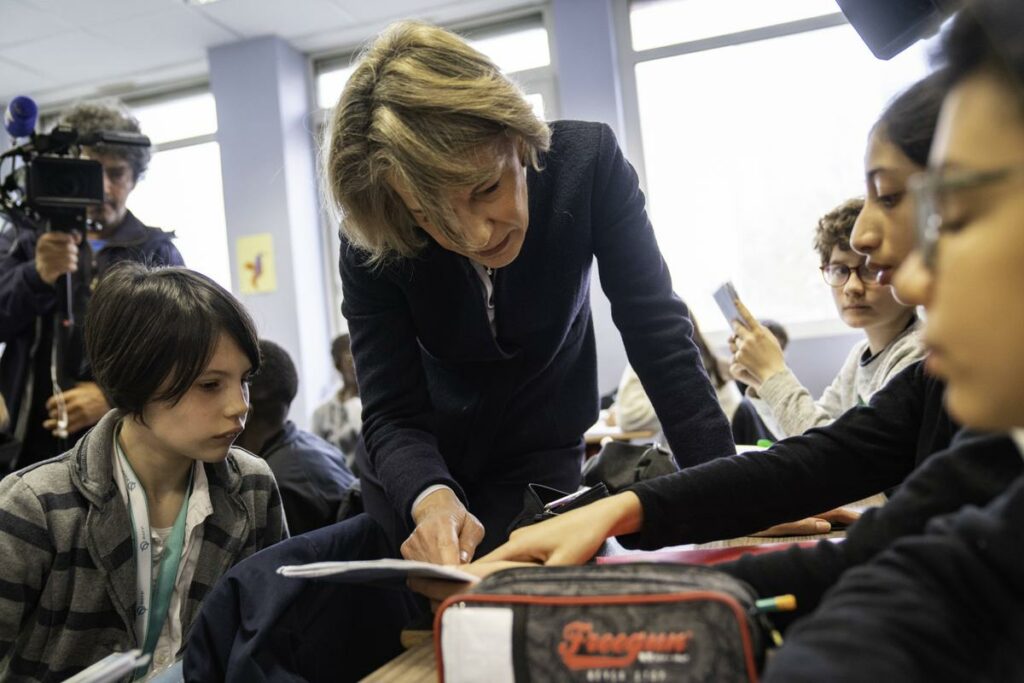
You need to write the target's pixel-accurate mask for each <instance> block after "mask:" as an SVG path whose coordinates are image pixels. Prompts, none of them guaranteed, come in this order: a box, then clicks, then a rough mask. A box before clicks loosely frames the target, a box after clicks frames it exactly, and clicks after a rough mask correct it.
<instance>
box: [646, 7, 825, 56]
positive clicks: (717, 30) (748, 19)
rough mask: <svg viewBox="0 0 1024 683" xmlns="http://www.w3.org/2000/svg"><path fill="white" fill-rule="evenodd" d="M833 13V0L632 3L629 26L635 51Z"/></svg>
mask: <svg viewBox="0 0 1024 683" xmlns="http://www.w3.org/2000/svg"><path fill="white" fill-rule="evenodd" d="M835 12H836V3H835V0H784V1H781V2H780V1H779V0H768V1H767V2H766V1H765V0H634V1H633V3H632V4H631V5H630V11H629V23H630V33H631V37H632V39H633V49H634V50H638V51H639V50H649V49H651V48H655V47H662V46H664V45H672V44H676V43H687V42H690V41H693V40H700V39H702V38H712V37H714V36H722V35H726V34H729V33H738V32H740V31H746V30H749V29H755V28H760V27H762V26H772V25H775V24H783V23H786V22H789V21H796V20H798V19H806V18H808V17H816V16H824V15H828V14H835Z"/></svg>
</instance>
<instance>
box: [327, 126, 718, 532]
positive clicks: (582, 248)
mask: <svg viewBox="0 0 1024 683" xmlns="http://www.w3.org/2000/svg"><path fill="white" fill-rule="evenodd" d="M552 133H553V134H552V141H551V149H550V150H549V151H548V152H547V153H546V154H544V155H543V156H542V158H541V164H542V170H541V171H540V172H536V171H534V170H533V169H530V170H529V171H528V175H527V184H528V189H529V208H530V224H529V227H528V229H527V233H526V237H525V241H524V243H523V247H522V251H521V252H520V254H519V256H518V257H517V258H516V260H515V261H514V262H512V263H511V264H510V265H508V266H506V267H505V268H501V269H500V270H498V271H497V273H496V275H495V279H494V302H495V310H496V318H495V324H496V328H497V333H496V335H492V333H491V329H490V326H489V323H488V318H487V312H486V310H485V302H484V298H483V294H482V285H481V283H480V280H479V277H478V276H477V274H476V272H475V271H474V270H473V268H472V266H471V265H470V262H469V260H468V259H467V258H466V257H464V256H460V255H458V254H456V253H454V252H451V251H447V250H445V249H443V248H442V247H440V246H439V245H438V244H437V243H435V242H433V241H432V240H431V241H430V243H429V244H428V246H427V247H426V248H425V249H424V250H423V251H422V253H421V254H420V255H419V256H418V257H416V258H414V259H404V260H401V261H399V262H396V263H394V264H391V265H386V266H384V267H382V268H380V269H378V270H372V269H370V268H368V267H366V266H365V258H366V257H365V253H364V252H361V251H360V250H358V249H356V248H355V247H353V246H352V245H351V244H349V243H348V242H347V241H345V240H344V239H343V240H342V246H341V258H340V270H341V281H342V285H343V296H344V299H343V303H342V312H343V313H344V315H345V317H346V318H347V320H348V323H349V331H350V333H351V337H352V352H353V355H354V357H355V364H356V372H357V375H358V378H359V386H360V393H361V396H362V399H363V438H364V439H365V444H366V452H367V456H368V460H369V462H368V463H367V465H368V466H369V467H370V468H371V469H372V471H373V475H374V477H375V478H377V479H379V481H380V482H382V484H383V488H384V491H385V494H386V495H387V498H388V500H389V501H390V502H391V503H392V504H393V505H394V507H395V511H396V512H397V513H398V514H399V515H401V516H403V517H404V518H405V519H408V514H409V511H410V508H411V505H412V502H413V501H414V500H415V497H416V496H417V495H418V494H419V493H420V492H421V491H422V490H423V489H424V488H425V487H427V486H429V485H432V484H446V485H448V486H450V487H452V488H453V489H454V490H455V491H456V493H458V494H459V495H460V497H461V498H462V499H463V500H464V501H465V494H464V492H463V489H462V487H460V486H459V483H460V482H462V483H465V484H467V486H468V484H469V482H482V481H483V482H486V481H488V480H489V479H494V480H503V481H504V482H505V483H508V481H509V478H508V477H507V476H504V477H503V475H504V474H507V473H508V472H509V471H510V470H515V471H516V474H515V476H516V477H522V478H523V479H524V482H523V483H524V484H525V483H526V482H527V480H529V479H530V478H531V475H530V470H531V469H533V470H537V469H539V468H544V467H548V466H553V463H552V462H551V456H550V455H544V456H539V455H538V454H542V453H544V454H550V453H552V452H558V451H559V449H564V451H563V452H566V453H568V452H575V453H576V454H577V458H578V453H579V451H578V450H575V451H573V450H572V449H573V448H577V449H578V446H579V444H580V440H581V436H582V434H583V432H584V431H586V429H587V428H588V427H589V426H590V425H591V424H593V423H594V422H595V420H596V419H597V413H598V388H597V353H596V349H595V340H594V328H593V322H592V320H591V315H590V277H591V267H592V265H593V263H594V257H595V256H596V257H597V265H598V270H599V274H600V281H601V286H602V288H603V289H604V292H605V294H606V295H607V296H608V298H609V299H610V301H611V306H612V318H613V320H614V322H615V325H616V327H617V328H618V329H619V332H620V333H621V334H622V339H623V342H624V344H625V348H626V353H627V355H628V357H629V362H630V363H631V364H632V365H633V367H634V368H635V369H636V371H637V374H638V375H639V376H640V379H641V381H642V382H643V385H644V388H645V389H646V390H647V393H648V395H649V396H650V398H651V401H652V403H653V404H654V407H655V410H656V412H657V414H658V418H659V420H660V421H661V424H662V425H663V426H664V428H665V433H666V436H667V438H668V442H669V444H670V445H671V447H672V450H673V452H674V453H675V455H676V458H677V459H678V461H679V463H680V464H681V465H682V466H688V465H693V464H696V463H701V462H705V461H707V460H711V459H712V458H715V457H718V456H721V455H728V454H730V453H734V452H735V451H734V447H733V443H732V438H731V434H730V431H729V423H728V421H727V420H726V418H725V416H724V414H723V413H722V411H721V409H720V408H719V406H718V402H717V400H716V399H715V392H714V390H713V389H712V388H711V384H710V382H709V381H708V378H707V374H706V373H705V371H704V368H703V365H702V363H701V358H700V354H699V352H698V351H697V347H696V346H695V344H694V343H693V341H692V340H691V336H692V334H693V326H692V325H691V323H690V320H689V313H688V311H687V308H686V306H685V305H684V304H683V302H682V301H681V300H680V299H679V298H678V297H677V296H676V295H675V294H674V293H673V292H672V281H671V278H670V276H669V271H668V267H667V266H666V264H665V261H664V260H663V259H662V256H661V252H660V251H659V250H658V245H657V242H656V240H655V237H654V231H653V229H652V227H651V223H650V221H649V220H648V218H647V212H646V209H645V202H644V196H643V193H642V192H641V191H640V188H639V185H638V182H637V175H636V173H635V171H634V170H633V168H632V166H630V164H629V163H628V162H627V161H626V159H625V158H624V157H623V154H622V151H621V150H620V149H619V146H618V143H617V142H616V140H615V137H614V134H613V133H612V131H611V129H610V128H609V127H608V126H606V125H604V124H598V123H585V122H578V121H559V122H555V123H553V124H552ZM531 454H533V455H534V456H535V458H534V461H533V462H530V461H529V458H530V456H531ZM513 460H514V461H515V464H511V461H513ZM524 462H526V463H527V465H526V466H525V467H524V466H523V463H524ZM576 464H577V465H578V462H577V463H576ZM361 466H362V465H361ZM470 509H471V510H472V505H471V506H470Z"/></svg>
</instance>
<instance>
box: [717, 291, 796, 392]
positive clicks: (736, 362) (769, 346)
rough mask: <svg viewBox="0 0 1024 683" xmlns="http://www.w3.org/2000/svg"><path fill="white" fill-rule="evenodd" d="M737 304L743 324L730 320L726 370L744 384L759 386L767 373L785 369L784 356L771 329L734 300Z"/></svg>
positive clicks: (776, 372) (739, 302) (756, 387)
mask: <svg viewBox="0 0 1024 683" xmlns="http://www.w3.org/2000/svg"><path fill="white" fill-rule="evenodd" d="M736 308H737V310H738V311H739V312H740V315H742V316H743V324H742V325H741V324H739V323H737V322H734V323H733V336H732V337H730V338H729V350H730V351H732V363H731V364H730V365H729V372H730V373H731V374H732V376H733V377H735V378H736V379H738V380H739V381H741V382H743V383H744V384H749V385H750V386H752V387H754V389H760V388H761V384H762V383H763V382H765V381H767V380H768V378H769V377H772V376H774V375H777V374H778V373H780V372H782V371H783V370H785V369H786V360H785V357H784V356H783V354H782V347H781V346H780V345H779V340H778V339H776V338H775V335H774V334H772V332H771V330H769V329H768V328H767V327H765V326H764V325H762V324H761V323H759V322H758V321H757V318H755V317H754V316H753V315H752V314H751V313H750V311H749V310H747V307H746V306H744V305H743V302H742V301H737V302H736Z"/></svg>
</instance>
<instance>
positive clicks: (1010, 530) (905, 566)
mask: <svg viewBox="0 0 1024 683" xmlns="http://www.w3.org/2000/svg"><path fill="white" fill-rule="evenodd" d="M979 454H980V453H979ZM1019 460H1020V456H1019V455H1018V461H1019ZM985 465H986V463H984V462H980V463H978V467H979V468H980V467H984V466H985ZM1018 466H1019V465H1018ZM908 483H909V482H908ZM1004 484H1005V486H1006V487H1008V489H1009V490H1008V491H1006V492H1005V493H1004V494H1003V495H1001V496H999V497H998V498H996V499H995V500H993V501H992V502H990V503H988V504H987V505H983V504H982V503H978V504H977V506H975V505H968V506H966V507H964V508H963V509H961V510H960V511H959V512H957V513H955V514H950V515H947V516H944V517H939V518H937V519H935V520H933V521H932V522H930V523H929V524H928V526H927V528H926V530H925V532H924V533H921V534H918V535H914V536H908V537H906V538H903V539H901V540H899V541H898V542H896V543H894V544H893V545H892V546H891V547H890V548H889V549H888V550H886V551H885V552H883V553H882V554H880V555H878V557H877V558H875V559H874V560H873V561H872V562H869V563H867V564H864V565H861V566H859V567H856V568H854V569H851V570H850V571H849V572H847V573H846V574H844V575H843V578H842V579H841V580H840V581H839V583H838V584H837V585H836V587H835V588H834V589H833V590H832V591H831V592H830V593H828V594H827V595H826V596H825V599H824V601H823V602H822V604H821V607H820V608H819V609H818V611H817V612H815V613H814V614H813V615H812V616H810V617H808V618H807V619H804V620H803V621H801V622H800V623H799V624H797V625H796V626H794V627H793V628H792V629H790V631H789V633H787V636H786V644H785V646H784V647H783V648H782V649H781V650H780V651H779V652H778V653H777V654H776V656H775V657H774V658H773V659H772V660H771V663H770V664H769V667H768V671H767V673H766V676H765V679H764V680H765V681H766V683H771V682H773V681H785V682H786V683H801V682H804V681H806V682H807V683H810V682H811V681H814V682H817V681H834V682H836V683H846V682H849V683H853V682H855V681H862V682H864V683H880V682H881V681H900V682H901V683H926V682H927V683H935V682H936V681H938V682H942V681H950V682H951V683H952V682H954V681H955V682H956V683H959V682H960V681H974V682H978V683H1004V682H1006V681H1022V680H1024V627H1022V622H1021V615H1022V614H1024V563H1022V552H1021V548H1022V545H1024V477H1021V476H1018V477H1017V478H1016V480H1014V481H1010V482H1004Z"/></svg>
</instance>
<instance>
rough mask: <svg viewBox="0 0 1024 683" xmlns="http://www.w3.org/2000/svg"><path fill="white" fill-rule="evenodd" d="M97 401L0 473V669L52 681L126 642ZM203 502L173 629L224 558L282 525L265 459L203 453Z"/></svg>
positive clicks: (120, 544)
mask: <svg viewBox="0 0 1024 683" xmlns="http://www.w3.org/2000/svg"><path fill="white" fill-rule="evenodd" d="M120 418H121V415H120V414H118V413H117V411H111V412H109V413H107V415H106V416H104V417H103V419H101V420H100V422H99V423H98V424H97V425H96V426H95V427H94V428H93V429H92V430H90V431H89V432H88V433H87V434H86V435H85V436H84V437H82V438H81V440H79V442H78V443H77V444H75V446H74V448H72V449H71V450H70V451H68V452H67V453H64V454H63V455H60V456H57V457H56V458H52V459H50V460H46V461H44V462H41V463H37V464H36V465H33V466H31V467H28V468H26V469H23V470H21V471H19V472H15V473H13V474H10V475H8V476H7V477H6V478H4V479H3V481H0V680H3V681H60V680H64V679H65V678H67V677H69V676H71V675H73V674H75V673H77V672H78V671H80V670H81V669H83V668H85V667H86V666H88V665H90V664H92V663H93V662H95V661H97V660H99V659H102V658H103V657H105V656H107V655H108V654H110V653H111V652H114V651H119V650H128V649H131V648H134V647H139V646H140V645H139V643H138V642H136V641H137V639H136V636H135V629H134V619H133V617H132V615H133V613H134V608H135V596H136V589H135V556H134V554H133V553H132V536H131V522H130V520H129V517H128V510H127V508H126V507H125V505H124V503H123V502H122V500H121V498H120V496H119V495H118V491H117V486H116V484H115V483H114V478H113V470H112V463H113V456H114V454H113V438H114V436H113V435H114V427H115V426H116V425H117V422H118V420H120ZM205 467H206V475H207V479H208V481H209V486H210V501H211V503H212V504H213V514H212V515H211V516H210V517H208V518H207V519H206V521H205V522H204V526H203V542H202V546H201V547H200V550H199V560H198V563H197V565H196V570H195V575H194V576H193V578H192V584H191V586H190V588H189V592H188V597H187V599H186V600H184V601H183V602H182V613H181V623H182V628H183V630H184V631H185V632H186V633H187V630H188V629H189V627H190V626H191V624H192V621H193V619H194V618H195V615H196V613H197V612H198V610H199V606H200V603H201V602H202V599H203V597H204V596H205V595H206V593H207V592H208V591H209V590H210V588H212V586H213V584H214V583H215V582H216V581H217V579H218V578H220V576H221V575H222V574H223V573H224V572H225V571H227V569H228V568H229V567H231V566H232V565H234V564H235V563H237V562H239V561H240V560H242V559H243V558H245V557H248V556H249V555H252V554H253V553H255V552H256V551H258V550H260V549H262V548H265V547H267V546H270V545H273V544H274V543H276V542H278V541H279V540H281V539H282V538H283V537H285V536H287V534H288V531H287V527H286V525H285V522H284V514H283V511H282V508H281V497H280V495H279V494H278V491H277V484H276V483H275V482H274V477H273V475H272V474H271V473H270V468H269V467H268V466H267V464H266V463H265V462H264V461H263V460H260V459H259V458H257V457H255V456H253V455H250V454H249V453H247V452H245V451H242V450H240V449H232V450H231V452H230V454H229V455H228V457H227V459H226V460H224V461H223V462H220V463H217V464H212V465H211V464H206V465H205Z"/></svg>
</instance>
